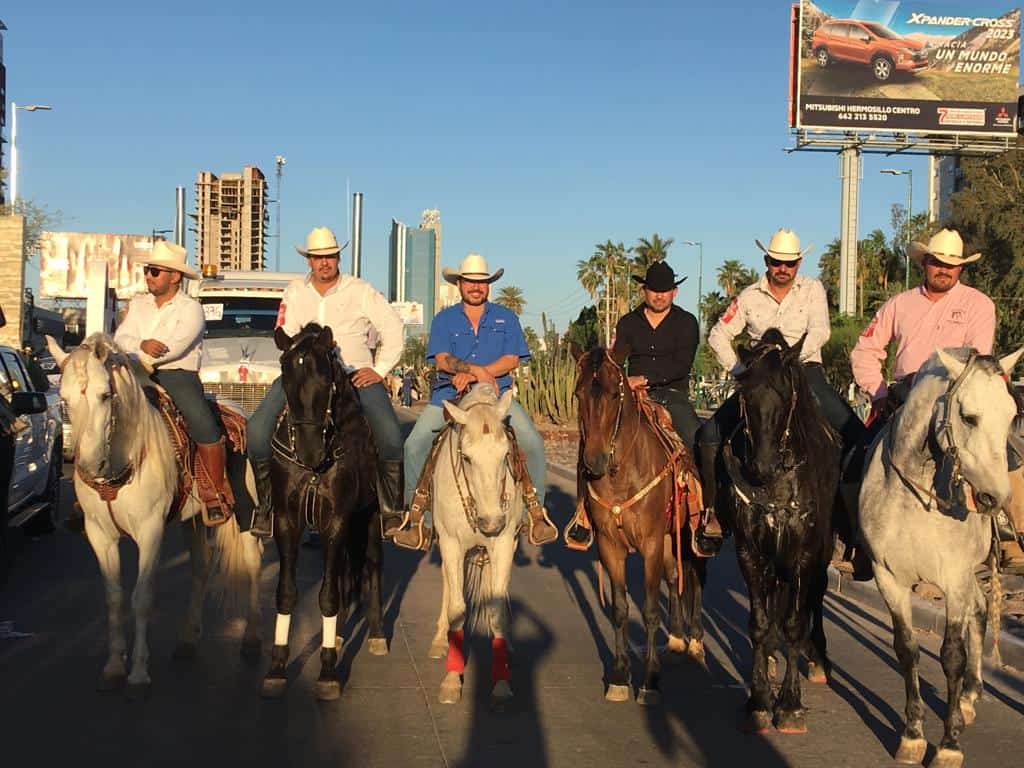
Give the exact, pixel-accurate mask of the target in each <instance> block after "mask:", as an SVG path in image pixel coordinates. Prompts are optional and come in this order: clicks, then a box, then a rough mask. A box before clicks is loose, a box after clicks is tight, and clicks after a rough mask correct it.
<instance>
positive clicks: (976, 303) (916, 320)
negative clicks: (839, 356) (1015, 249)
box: [850, 283, 996, 400]
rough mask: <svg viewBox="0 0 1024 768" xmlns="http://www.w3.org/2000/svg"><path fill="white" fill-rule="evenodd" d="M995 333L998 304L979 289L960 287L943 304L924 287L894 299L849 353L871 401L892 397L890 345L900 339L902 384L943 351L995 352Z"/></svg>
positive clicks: (898, 375)
mask: <svg viewBox="0 0 1024 768" xmlns="http://www.w3.org/2000/svg"><path fill="white" fill-rule="evenodd" d="M995 333H996V305H995V304H993V303H992V299H990V298H989V297H988V296H986V295H985V294H983V293H982V292H981V291H979V290H977V289H976V288H971V287H970V286H967V285H964V284H963V283H957V284H956V285H954V286H953V287H952V288H950V289H949V292H948V293H947V294H946V295H945V296H943V297H942V298H941V299H939V300H938V301H932V300H931V299H929V298H928V294H927V293H925V290H924V287H923V286H921V287H918V288H912V289H911V290H909V291H904V292H903V293H900V294H897V295H896V296H893V297H892V298H891V299H889V300H888V301H887V302H885V304H883V305H882V308H881V309H879V310H878V314H876V315H875V317H874V319H873V320H872V321H871V324H870V325H869V326H868V327H867V328H865V329H864V333H862V334H861V335H860V338H859V339H858V340H857V345H856V346H855V347H854V348H853V351H852V352H850V363H851V365H852V366H853V378H854V379H855V380H856V381H857V385H858V386H859V387H860V388H861V389H863V390H864V391H865V392H867V393H868V394H869V395H871V399H872V400H877V399H878V398H880V397H884V396H885V395H886V394H887V393H888V388H887V387H886V385H885V379H884V377H883V376H882V364H883V363H884V362H885V356H886V347H887V346H888V345H889V342H890V341H891V340H892V339H896V343H897V347H896V366H895V370H894V371H893V375H894V376H895V378H896V379H897V380H899V379H902V378H903V377H904V376H908V375H910V374H912V373H916V372H917V369H918V368H920V367H921V366H922V365H923V364H924V361H925V360H927V359H928V358H929V357H930V356H931V354H932V352H934V351H935V350H936V348H938V347H944V348H945V347H974V348H975V349H976V350H978V352H980V353H981V354H983V355H991V354H992V344H993V342H994V341H995Z"/></svg>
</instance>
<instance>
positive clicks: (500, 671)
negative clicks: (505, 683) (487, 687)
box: [491, 637, 508, 683]
mask: <svg viewBox="0 0 1024 768" xmlns="http://www.w3.org/2000/svg"><path fill="white" fill-rule="evenodd" d="M499 680H508V643H506V642H505V638H504V637H495V638H491V682H492V683H496V682H498V681H499Z"/></svg>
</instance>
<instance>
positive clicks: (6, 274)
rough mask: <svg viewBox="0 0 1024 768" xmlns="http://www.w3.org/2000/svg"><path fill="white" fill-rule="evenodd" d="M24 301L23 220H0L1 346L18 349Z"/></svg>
mask: <svg viewBox="0 0 1024 768" xmlns="http://www.w3.org/2000/svg"><path fill="white" fill-rule="evenodd" d="M24 297H25V217H24V216H0V307H3V310H4V317H5V318H6V319H7V325H5V326H4V327H3V328H0V344H6V345H8V346H11V347H20V346H21V334H22V327H21V323H22V316H23V314H24V313H23V312H22V302H23V301H24Z"/></svg>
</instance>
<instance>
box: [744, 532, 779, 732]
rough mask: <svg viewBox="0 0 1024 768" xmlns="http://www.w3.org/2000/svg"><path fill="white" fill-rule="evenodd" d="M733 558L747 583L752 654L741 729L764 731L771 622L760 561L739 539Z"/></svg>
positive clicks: (768, 714)
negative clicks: (744, 717) (747, 696)
mask: <svg viewBox="0 0 1024 768" xmlns="http://www.w3.org/2000/svg"><path fill="white" fill-rule="evenodd" d="M738 538H739V537H737V539H738ZM736 558H737V560H738V561H739V564H740V570H741V571H742V572H743V578H744V580H745V581H746V582H747V594H749V595H750V621H749V624H748V631H749V633H750V644H751V646H752V653H753V659H752V660H753V664H752V669H751V674H750V697H749V698H748V699H747V707H746V709H747V721H746V723H745V724H744V729H745V730H747V731H750V732H752V733H764V732H766V731H767V730H768V728H769V726H770V725H771V722H772V688H771V681H770V680H769V679H768V654H769V652H770V650H771V648H770V643H771V639H772V638H771V635H772V625H771V622H770V620H769V617H768V598H767V585H766V584H765V572H764V568H763V564H762V563H760V562H755V557H754V555H753V553H751V552H750V551H749V550H747V548H746V547H745V546H744V545H743V544H742V543H741V542H740V541H739V540H737V542H736Z"/></svg>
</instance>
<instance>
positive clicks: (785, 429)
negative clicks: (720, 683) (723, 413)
mask: <svg viewBox="0 0 1024 768" xmlns="http://www.w3.org/2000/svg"><path fill="white" fill-rule="evenodd" d="M803 341H804V340H803V338H801V339H800V341H798V342H797V343H796V344H795V345H794V346H793V347H790V346H789V345H788V344H787V343H786V341H785V339H784V338H783V336H782V334H781V333H780V332H779V331H778V330H776V329H774V328H773V329H770V330H769V331H768V332H766V333H765V334H764V336H763V337H762V338H761V340H760V341H759V342H757V343H756V344H754V345H752V346H751V347H750V348H741V349H740V350H739V356H740V361H741V362H742V364H743V366H744V369H745V370H744V371H743V372H742V373H740V374H739V375H738V376H737V383H738V385H739V399H740V409H741V413H742V414H743V419H742V421H741V425H740V427H739V428H738V429H737V430H736V431H735V433H734V434H733V435H732V436H731V437H730V438H729V440H727V441H726V442H725V444H724V445H723V448H722V459H723V462H724V464H725V470H726V472H725V473H717V474H718V477H719V478H720V479H719V487H718V495H719V500H720V508H722V509H724V510H725V511H726V516H727V523H728V524H729V525H730V527H731V528H732V529H733V531H734V532H735V535H736V556H737V558H738V559H739V564H740V569H741V570H742V572H743V578H744V579H745V581H746V582H747V591H748V593H749V595H750V625H749V626H750V640H751V644H752V645H753V672H752V682H751V694H750V698H749V700H748V701H747V723H746V727H747V728H748V729H750V730H753V731H757V732H761V731H764V730H766V729H767V728H768V726H769V724H770V723H772V722H773V717H772V714H773V712H774V723H775V727H776V728H778V729H779V730H780V731H782V732H784V733H802V732H804V731H806V729H807V725H806V713H805V710H804V708H803V705H802V702H801V696H800V677H799V673H798V670H797V662H798V660H799V658H800V654H801V653H802V652H804V651H806V653H807V656H808V678H809V679H810V680H811V681H812V682H825V681H826V680H827V673H828V671H829V670H828V657H827V654H826V649H825V632H824V629H823V626H822V602H823V600H824V596H825V591H826V589H827V588H828V574H827V568H828V563H829V559H830V556H831V553H832V514H833V512H832V510H833V504H834V501H835V498H836V493H837V486H838V483H839V466H840V450H841V449H840V441H839V437H838V436H837V435H836V433H835V432H834V431H833V430H832V429H831V427H830V426H829V425H828V422H827V421H826V420H825V418H824V416H823V415H822V414H821V413H820V411H819V409H818V405H817V403H816V401H815V399H814V396H813V394H812V393H811V389H810V387H809V386H808V384H807V379H806V378H805V376H804V371H803V367H802V366H801V364H800V350H801V348H802V347H803ZM729 518H731V519H729ZM780 638H781V639H784V640H785V645H786V677H785V680H784V682H783V684H782V689H781V691H780V692H779V697H778V700H777V701H776V702H773V701H772V688H771V680H770V673H769V665H771V666H774V653H775V650H776V648H777V647H778V644H779V640H780Z"/></svg>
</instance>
